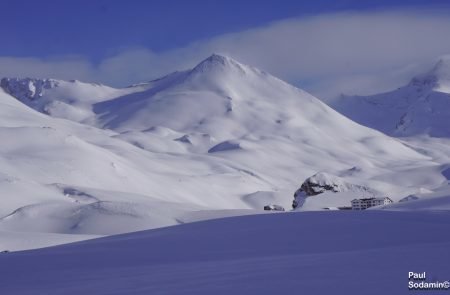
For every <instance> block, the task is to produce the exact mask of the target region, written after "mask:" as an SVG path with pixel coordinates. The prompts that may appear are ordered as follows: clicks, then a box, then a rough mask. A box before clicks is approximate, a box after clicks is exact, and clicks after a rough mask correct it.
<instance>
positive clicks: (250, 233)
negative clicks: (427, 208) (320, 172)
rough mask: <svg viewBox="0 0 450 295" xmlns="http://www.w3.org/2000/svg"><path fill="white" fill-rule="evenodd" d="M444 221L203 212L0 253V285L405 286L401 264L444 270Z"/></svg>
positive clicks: (118, 290) (447, 271) (388, 289)
mask: <svg viewBox="0 0 450 295" xmlns="http://www.w3.org/2000/svg"><path fill="white" fill-rule="evenodd" d="M449 226H450V218H449V212H448V211H447V212H438V213H435V212H389V211H383V210H372V211H363V212H351V211H350V212H306V213H305V212H302V213H280V214H263V215H257V216H246V217H233V218H226V219H218V220H209V221H203V222H197V223H190V224H185V225H181V226H176V227H169V228H164V229H156V230H150V231H143V232H136V233H131V234H125V235H119V236H113V237H107V238H101V239H96V240H91V241H85V242H81V243H74V244H69V245H63V246H58V247H51V248H46V249H40V250H32V251H24V252H15V253H14V252H12V253H0V282H1V284H0V293H1V294H24V295H25V294H48V295H51V294H61V293H64V294H67V295H70V294H81V293H84V294H99V295H100V294H292V293H299V292H300V293H302V294H410V293H411V291H409V290H408V280H407V276H408V272H410V271H414V272H424V271H425V272H426V273H427V281H436V280H440V281H444V280H448V278H449V277H450V268H449V265H448V261H449V260H450V252H449V250H448V249H449V246H450V236H449V235H448V234H445V233H447V232H448V228H449ZM414 293H417V294H425V293H429V292H428V291H422V292H421V291H416V292H414ZM431 293H433V294H447V293H448V290H447V291H433V292H431Z"/></svg>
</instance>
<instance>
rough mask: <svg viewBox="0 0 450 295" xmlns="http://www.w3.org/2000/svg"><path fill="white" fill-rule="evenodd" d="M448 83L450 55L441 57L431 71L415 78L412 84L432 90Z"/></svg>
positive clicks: (449, 78) (449, 79) (449, 77)
mask: <svg viewBox="0 0 450 295" xmlns="http://www.w3.org/2000/svg"><path fill="white" fill-rule="evenodd" d="M448 83H450V56H449V55H447V56H443V57H441V58H440V59H439V60H438V62H437V63H436V64H435V65H434V67H433V68H432V69H431V70H430V71H428V72H426V73H424V74H421V75H418V76H416V77H414V78H413V79H412V80H411V82H410V84H411V85H413V86H428V87H431V88H435V87H439V86H442V85H441V84H448Z"/></svg>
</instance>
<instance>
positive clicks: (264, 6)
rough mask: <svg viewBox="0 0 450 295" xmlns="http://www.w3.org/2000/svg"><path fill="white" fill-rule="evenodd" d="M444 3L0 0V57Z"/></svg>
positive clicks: (74, 51) (178, 39) (98, 55)
mask: <svg viewBox="0 0 450 295" xmlns="http://www.w3.org/2000/svg"><path fill="white" fill-rule="evenodd" d="M446 2H447V3H448V1H442V0H441V1H436V0H427V1H423V0H422V1H419V0H411V1H400V0H390V1H389V0H387V1H386V0H365V1H360V0H356V1H354V0H347V1H323V0H315V1H299V0H286V1H265V0H254V1H243V0H241V1H236V0H227V1H219V0H217V1H207V0H191V1H175V0H164V1H148V0H147V1H145V0H128V1H123V0H117V1H107V0H97V1H95V0H90V1H88V0H77V1H63V0H41V1H34V0H28V1H16V0H0V7H1V12H0V28H1V29H0V30H1V36H2V41H1V46H0V56H12V57H39V58H42V57H55V56H56V57H57V56H65V55H80V56H83V57H85V58H88V59H89V60H91V61H92V62H94V63H95V62H97V61H99V60H100V59H102V58H104V57H107V56H112V55H114V54H117V53H118V52H120V51H121V50H124V49H128V48H130V47H131V48H132V47H146V48H149V49H151V50H153V51H155V52H160V51H164V50H167V49H171V48H176V47H180V46H183V45H186V44H188V43H190V42H193V41H196V40H201V39H206V38H210V37H212V36H216V35H220V34H223V33H227V32H235V31H242V30H244V29H247V28H252V27H255V26H261V25H264V24H266V23H269V22H272V21H276V20H280V19H285V18H289V17H296V16H304V15H308V14H319V13H324V12H334V11H344V10H376V9H385V8H390V7H395V8H399V7H404V6H409V7H410V6H415V7H417V6H419V7H420V6H422V5H426V7H430V5H440V4H445V3H446Z"/></svg>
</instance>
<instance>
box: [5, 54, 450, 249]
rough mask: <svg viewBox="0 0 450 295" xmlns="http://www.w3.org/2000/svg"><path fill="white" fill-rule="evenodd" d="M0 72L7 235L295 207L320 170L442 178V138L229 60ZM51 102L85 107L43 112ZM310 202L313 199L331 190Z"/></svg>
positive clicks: (395, 195) (398, 184) (404, 179)
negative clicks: (424, 138)
mask: <svg viewBox="0 0 450 295" xmlns="http://www.w3.org/2000/svg"><path fill="white" fill-rule="evenodd" d="M2 81H7V82H2V86H3V87H4V88H5V89H7V92H5V91H3V90H1V89H0V138H2V139H4V140H3V141H2V145H0V194H1V197H2V206H1V207H0V231H4V232H14V233H20V232H22V233H26V232H32V233H34V234H43V233H50V234H74V235H86V236H97V235H109V234H115V233H123V232H128V231H135V230H142V229H149V228H155V227H163V226H170V225H176V224H180V223H184V222H188V221H190V220H201V219H204V218H214V217H215V216H223V214H226V215H240V214H248V213H249V212H251V213H255V210H261V209H262V208H263V206H264V205H267V204H280V205H282V206H284V207H285V208H289V207H290V206H291V204H292V200H293V194H294V192H295V191H296V190H297V189H298V188H299V186H300V185H301V184H302V183H303V181H304V180H305V179H306V178H308V177H310V176H311V175H315V174H316V173H317V172H326V173H329V174H330V175H336V176H337V177H339V178H340V179H342V181H343V182H346V183H352V184H357V185H359V186H364V187H369V188H371V189H374V190H376V191H379V192H381V193H385V194H389V196H390V197H392V199H394V200H400V199H402V198H404V197H406V196H408V195H410V194H415V193H419V192H423V191H424V190H426V191H429V192H432V191H433V190H436V189H437V188H440V187H442V186H444V185H447V184H444V180H445V177H444V176H443V174H442V167H443V166H442V165H445V164H446V163H450V160H449V157H448V155H450V152H447V151H446V150H445V149H446V148H445V144H442V146H443V147H442V149H441V148H439V151H437V150H435V149H434V146H435V145H434V144H431V145H430V147H422V146H421V145H420V143H415V142H411V143H406V142H405V141H402V142H401V141H399V140H396V139H393V138H390V137H388V136H386V135H384V134H382V133H380V132H377V131H375V130H372V129H369V128H367V127H363V126H361V125H358V124H356V123H354V122H353V121H351V120H349V119H347V118H346V117H344V116H342V115H340V114H339V113H337V112H336V111H334V110H333V109H331V108H330V107H328V106H326V105H325V104H323V103H322V102H320V101H319V100H318V99H317V98H315V97H313V96H311V95H310V94H308V93H306V92H304V91H302V90H300V89H297V88H295V87H293V86H291V85H289V84H287V83H285V82H283V81H281V80H279V79H277V78H275V77H273V76H271V75H269V74H267V73H265V72H262V71H260V70H258V69H255V68H253V67H251V66H247V65H243V64H240V63H238V62H237V61H235V60H233V59H231V58H228V57H223V56H218V55H212V56H211V57H209V58H207V59H205V60H204V61H202V62H201V63H200V64H199V65H197V66H196V67H195V68H194V69H192V70H188V71H182V72H176V73H173V74H170V75H168V76H165V77H163V78H161V79H158V80H155V81H151V82H149V83H143V84H139V85H133V86H130V87H128V88H124V89H112V88H109V87H107V86H102V85H92V84H86V83H81V82H76V81H75V82H64V81H55V80H33V79H28V80H14V79H13V80H11V79H9V80H7V79H6V80H2ZM30 83H31V84H30ZM5 85H6V86H5ZM14 85H15V86H14ZM30 85H31V86H30ZM39 85H40V86H39ZM11 94H12V95H13V96H14V97H13V96H11ZM53 103H63V104H67V105H70V106H73V107H74V108H75V109H76V110H82V111H83V112H84V111H86V112H85V113H83V114H84V115H83V116H81V117H76V116H73V113H72V112H71V111H70V112H60V113H55V112H53V111H45V108H46V107H48V106H51V105H52V104H53ZM41 106H42V107H43V108H44V109H42V108H40V107H41ZM85 115H86V116H85ZM349 198H350V196H349V195H340V196H333V200H332V205H333V206H348V205H349ZM307 203H308V207H305V208H303V209H305V210H317V209H322V208H323V207H328V206H330V199H329V198H322V197H316V198H315V197H311V198H310V199H309V200H308V202H307ZM224 210H231V211H224ZM242 210H244V211H242ZM224 212H227V213H224ZM50 236H54V235H49V238H50ZM58 241H60V239H59V238H58V240H55V243H57V242H58ZM50 244H51V243H50ZM40 245H41V244H40ZM21 249H23V248H21Z"/></svg>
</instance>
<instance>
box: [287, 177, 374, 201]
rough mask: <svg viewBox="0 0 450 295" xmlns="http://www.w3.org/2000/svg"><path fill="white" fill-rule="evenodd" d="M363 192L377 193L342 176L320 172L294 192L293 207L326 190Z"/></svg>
mask: <svg viewBox="0 0 450 295" xmlns="http://www.w3.org/2000/svg"><path fill="white" fill-rule="evenodd" d="M347 191H352V192H363V193H370V194H375V193H376V191H375V190H373V189H371V188H369V187H366V186H362V185H357V184H352V183H348V182H346V181H344V180H343V179H342V178H340V177H338V176H335V175H331V174H328V173H324V172H320V173H317V174H314V175H313V176H311V177H308V178H307V179H306V180H305V181H304V182H303V183H302V185H301V186H300V188H299V189H298V190H297V191H296V192H295V194H294V201H293V202H292V207H293V208H294V209H295V208H297V207H299V206H301V205H302V204H303V203H304V201H305V198H307V197H312V196H316V195H319V194H322V193H325V192H332V193H339V192H347Z"/></svg>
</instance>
